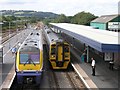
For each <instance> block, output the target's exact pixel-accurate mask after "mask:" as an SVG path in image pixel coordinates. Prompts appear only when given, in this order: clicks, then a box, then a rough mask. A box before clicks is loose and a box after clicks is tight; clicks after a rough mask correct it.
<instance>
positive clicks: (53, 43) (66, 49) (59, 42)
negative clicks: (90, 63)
mask: <svg viewBox="0 0 120 90" xmlns="http://www.w3.org/2000/svg"><path fill="white" fill-rule="evenodd" d="M43 33H44V35H45V38H46V41H47V50H48V52H49V55H48V56H49V61H50V64H51V66H52V68H53V69H67V68H68V66H69V64H70V46H69V44H68V43H67V42H66V41H64V40H63V39H62V38H60V37H59V36H58V35H56V34H55V33H54V32H53V31H52V30H51V29H50V28H45V29H44V31H43Z"/></svg>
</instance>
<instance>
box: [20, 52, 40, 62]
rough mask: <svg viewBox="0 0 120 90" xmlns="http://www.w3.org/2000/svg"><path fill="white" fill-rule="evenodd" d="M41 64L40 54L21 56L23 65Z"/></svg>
mask: <svg viewBox="0 0 120 90" xmlns="http://www.w3.org/2000/svg"><path fill="white" fill-rule="evenodd" d="M39 62H40V55H39V53H38V54H37V53H28V54H22V53H21V54H20V63H21V64H25V63H26V64H32V63H34V64H38V63H39Z"/></svg>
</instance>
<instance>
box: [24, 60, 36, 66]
mask: <svg viewBox="0 0 120 90" xmlns="http://www.w3.org/2000/svg"><path fill="white" fill-rule="evenodd" d="M27 62H29V63H31V62H32V64H34V66H36V64H35V63H34V62H33V60H32V59H28V60H27V61H26V62H25V63H24V66H25V65H26V64H27Z"/></svg>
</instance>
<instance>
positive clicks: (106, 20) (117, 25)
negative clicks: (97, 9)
mask: <svg viewBox="0 0 120 90" xmlns="http://www.w3.org/2000/svg"><path fill="white" fill-rule="evenodd" d="M90 26H92V27H93V28H96V29H100V30H109V31H115V32H120V15H117V14H116V15H104V16H101V17H98V18H96V19H95V20H93V21H91V23H90Z"/></svg>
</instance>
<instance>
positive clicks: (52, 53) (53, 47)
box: [51, 44, 56, 55]
mask: <svg viewBox="0 0 120 90" xmlns="http://www.w3.org/2000/svg"><path fill="white" fill-rule="evenodd" d="M55 52H56V45H55V44H53V45H51V55H54V54H55Z"/></svg>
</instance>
